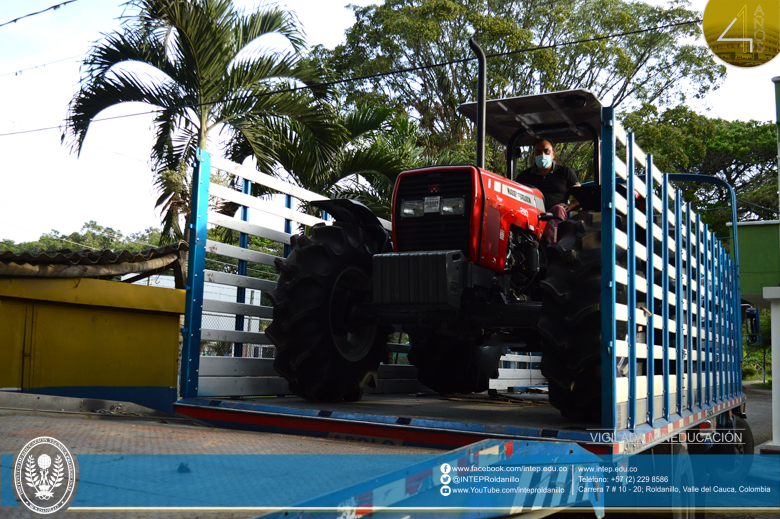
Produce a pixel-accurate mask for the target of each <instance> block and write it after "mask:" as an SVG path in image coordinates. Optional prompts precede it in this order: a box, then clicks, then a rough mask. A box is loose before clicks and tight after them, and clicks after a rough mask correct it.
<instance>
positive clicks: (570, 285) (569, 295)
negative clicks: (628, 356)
mask: <svg viewBox="0 0 780 519" xmlns="http://www.w3.org/2000/svg"><path fill="white" fill-rule="evenodd" d="M547 260H548V269H547V276H546V277H545V279H544V280H543V281H542V282H541V283H540V288H541V292H542V315H541V317H540V319H539V323H538V325H537V327H538V331H539V335H540V336H541V338H542V344H543V352H542V366H541V368H542V374H543V375H544V376H545V377H546V378H547V381H548V388H549V398H550V403H551V404H552V405H553V406H555V407H556V408H557V409H559V410H560V411H561V413H562V414H563V416H565V417H567V418H571V419H575V420H587V421H599V420H600V419H601V213H585V214H583V215H579V216H578V217H577V219H574V220H567V221H565V222H561V224H560V225H559V226H558V243H557V244H555V245H551V246H550V247H548V249H547Z"/></svg>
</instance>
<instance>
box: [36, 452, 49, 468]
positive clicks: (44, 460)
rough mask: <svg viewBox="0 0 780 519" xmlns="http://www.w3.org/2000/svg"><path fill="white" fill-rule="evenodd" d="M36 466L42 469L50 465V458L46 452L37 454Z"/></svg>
mask: <svg viewBox="0 0 780 519" xmlns="http://www.w3.org/2000/svg"><path fill="white" fill-rule="evenodd" d="M38 466H39V467H41V468H42V469H43V470H46V469H48V468H49V467H51V458H50V457H49V455H48V454H41V455H40V456H38Z"/></svg>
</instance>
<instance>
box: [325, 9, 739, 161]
mask: <svg viewBox="0 0 780 519" xmlns="http://www.w3.org/2000/svg"><path fill="white" fill-rule="evenodd" d="M689 5H690V4H689V2H688V1H687V0H677V1H675V2H672V3H670V5H669V6H668V7H653V6H649V5H647V4H645V3H642V2H633V1H624V0H545V1H536V0H534V1H531V2H528V1H525V0H464V1H454V0H386V1H385V2H384V3H383V4H381V5H371V6H367V7H356V6H353V10H354V12H355V16H356V22H355V24H354V25H353V27H351V28H350V29H349V30H348V31H347V41H346V43H345V44H343V45H340V46H338V47H336V48H335V49H334V50H332V51H328V50H326V49H322V48H318V49H316V54H317V55H318V57H319V58H320V59H322V60H324V61H326V62H328V63H329V64H330V66H331V67H332V68H333V69H334V70H335V71H336V73H337V74H339V75H342V76H355V77H357V76H366V75H371V74H376V73H381V72H386V71H390V70H396V69H406V68H413V67H426V66H430V67H429V68H425V69H423V70H417V71H413V72H406V73H400V74H393V75H388V76H384V77H378V78H372V79H366V80H363V81H358V82H356V83H351V84H350V85H349V86H348V87H347V88H348V91H347V93H348V99H349V101H351V102H356V101H362V102H371V103H376V104H381V105H386V106H391V107H394V108H395V109H397V110H398V111H399V112H409V113H412V114H413V115H414V116H415V117H416V118H417V119H418V120H419V124H420V128H421V129H422V130H423V132H425V135H426V136H427V140H426V142H424V143H422V144H424V145H425V146H427V147H429V148H431V149H433V150H440V149H451V148H452V147H454V146H456V145H457V144H458V143H460V142H461V141H463V140H464V139H467V138H469V137H470V135H471V126H470V124H469V123H468V122H467V120H466V119H465V118H464V117H462V116H461V115H459V114H458V112H457V107H458V105H459V104H461V103H463V102H464V101H467V100H470V99H474V98H476V62H475V61H473V60H467V59H468V58H472V57H473V54H472V52H471V50H470V49H469V47H468V38H469V37H470V36H472V35H476V39H477V41H478V42H479V43H480V44H481V45H482V47H483V48H484V49H485V52H486V53H487V54H488V55H490V54H498V53H503V52H514V51H518V52H517V53H516V54H512V55H509V56H502V57H495V58H489V60H488V97H489V98H501V97H511V96H518V95H527V94H534V93H543V92H553V91H557V90H565V89H572V88H588V89H591V90H593V91H594V92H595V93H596V94H597V95H598V96H599V97H600V98H601V99H602V100H603V101H605V102H606V103H607V104H612V105H614V106H619V105H623V106H626V105H629V106H630V105H637V106H638V105H639V104H641V103H667V102H674V101H679V100H684V99H686V98H687V97H688V96H694V97H700V96H703V95H704V94H706V93H707V91H708V90H709V89H710V88H711V87H712V86H715V85H717V84H718V82H719V81H720V80H721V78H722V77H723V76H724V74H725V69H724V67H722V66H720V65H716V64H715V63H714V62H713V61H712V59H711V57H710V55H709V51H708V50H707V49H706V48H704V47H702V46H698V45H691V44H687V43H686V39H687V38H689V37H691V36H698V35H699V31H700V29H699V27H698V25H696V24H689V25H680V26H678V27H675V28H670V29H666V30H664V31H656V32H648V33H642V34H636V35H630V36H625V37H620V38H613V39H605V40H599V41H592V42H587V43H581V44H577V45H570V46H560V47H555V48H549V47H550V46H554V45H558V44H561V43H566V42H570V41H575V40H586V39H591V38H595V37H599V36H604V35H609V34H616V33H622V32H630V31H637V30H641V29H647V28H651V27H658V26H665V25H670V24H679V23H684V22H691V21H694V20H697V19H698V18H699V13H696V12H693V11H690V10H689V9H688V7H689ZM595 13H598V14H595ZM536 47H548V48H545V49H542V50H536V51H530V52H525V51H524V50H525V49H533V48H536ZM452 60H462V61H460V62H457V63H453V64H450V65H447V66H444V67H433V66H431V65H434V64H436V63H441V62H448V61H452ZM683 79H687V81H683ZM488 158H489V157H488ZM489 162H490V160H489Z"/></svg>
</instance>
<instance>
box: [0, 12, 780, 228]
mask: <svg viewBox="0 0 780 519" xmlns="http://www.w3.org/2000/svg"><path fill="white" fill-rule="evenodd" d="M61 1H63V0H26V1H25V2H11V1H8V0H6V1H3V2H0V24H2V23H5V22H8V21H10V20H13V19H15V18H17V17H19V16H23V15H26V14H29V13H32V12H35V11H39V10H42V9H46V8H47V7H50V6H52V5H55V4H57V3H58V2H61ZM122 3H123V0H77V1H76V2H73V3H70V4H68V5H64V6H62V7H60V8H59V9H57V10H54V11H48V12H45V13H43V14H39V15H36V16H32V17H29V18H25V19H22V20H19V21H18V22H16V23H13V24H9V25H5V26H2V27H0V49H2V51H0V94H1V95H2V110H0V156H2V164H1V165H0V239H10V240H13V241H15V242H17V243H18V242H23V241H33V240H36V239H38V238H39V237H40V236H41V235H42V234H44V233H47V232H50V231H51V230H57V231H59V232H61V233H64V234H69V233H71V232H74V231H78V230H80V229H81V226H82V225H83V224H84V222H87V221H90V220H95V221H97V223H98V224H100V225H102V226H105V227H111V228H113V229H115V230H119V231H121V232H122V233H124V234H125V235H128V234H130V233H133V232H138V231H141V230H143V229H145V228H147V227H158V226H159V225H160V215H159V213H158V212H157V211H156V210H155V207H154V206H155V201H156V199H157V194H156V193H155V191H154V189H153V185H152V182H153V178H152V173H151V170H150V168H149V150H150V149H151V145H152V139H153V135H154V132H153V128H152V124H151V123H152V117H151V116H139V117H128V118H124V119H118V120H114V121H110V122H101V123H94V124H93V126H92V128H91V129H90V131H89V133H88V135H87V138H86V141H85V143H84V147H83V150H82V152H81V155H80V156H77V155H76V154H75V153H72V152H71V150H70V149H69V148H68V147H66V146H63V145H62V144H61V142H60V136H61V133H62V132H61V129H60V127H61V126H62V124H63V120H64V119H65V116H66V113H67V106H68V103H69V102H70V100H71V98H72V97H73V95H74V94H75V93H76V91H77V88H78V82H79V79H80V70H79V64H80V61H79V60H80V59H82V58H83V56H84V55H85V54H86V53H87V51H88V50H89V48H90V46H91V44H92V43H93V42H95V41H96V40H98V39H99V38H100V34H101V33H103V32H110V31H112V30H114V29H116V28H117V27H118V26H119V21H118V19H117V18H118V17H119V16H120V15H121V14H122V11H123V8H122ZM256 3H257V2H254V1H252V0H237V1H236V4H237V5H242V6H244V5H246V6H250V5H253V4H256ZM372 3H376V0H374V1H369V0H286V1H282V2H279V4H280V5H282V6H283V7H286V8H287V9H289V10H292V11H294V12H296V13H297V15H298V18H299V20H300V22H301V25H302V27H303V29H304V31H305V32H306V34H307V38H308V41H309V42H310V43H311V44H322V45H324V46H326V47H328V48H333V47H334V46H336V45H338V44H339V43H341V42H343V41H344V31H345V30H346V29H347V28H349V27H350V26H351V25H352V23H353V22H354V16H353V14H352V11H351V10H350V9H349V8H348V7H347V5H348V4H356V5H369V4H372ZM648 3H661V2H660V1H659V0H649V1H648ZM691 5H692V8H693V9H695V10H698V11H703V10H704V7H705V5H706V0H693V1H692V3H691ZM701 41H702V42H703V37H702V38H701ZM713 59H714V60H716V61H717V58H716V57H714V56H713ZM44 64H45V66H40V65H44ZM32 67H37V68H32ZM18 71H22V72H18ZM727 74H728V75H727V79H726V81H725V83H724V85H723V86H722V87H721V88H720V89H718V90H716V91H715V92H713V93H711V94H710V95H709V96H708V97H707V98H706V99H705V100H704V101H703V102H702V103H698V104H693V105H692V106H693V107H694V108H695V109H696V110H697V111H698V112H700V113H703V114H706V115H708V116H710V117H720V118H723V119H728V120H736V119H739V120H750V119H756V120H760V121H769V120H774V118H775V95H774V84H773V83H772V81H771V79H772V77H774V76H780V57H777V58H775V60H773V61H771V62H770V63H768V64H767V65H764V66H762V67H756V68H754V69H740V68H736V67H731V66H729V67H728V73H727ZM146 109H148V108H147V107H145V106H144V105H141V104H126V105H123V106H117V107H113V108H111V109H109V110H106V111H104V112H103V113H101V115H100V117H101V118H102V117H115V116H120V115H126V114H135V113H138V112H142V111H144V110H146ZM52 127H53V128H55V129H53V130H46V131H38V132H31V133H17V132H26V131H28V130H35V129H40V128H52ZM11 133H17V134H15V135H7V134H11ZM214 151H216V150H214Z"/></svg>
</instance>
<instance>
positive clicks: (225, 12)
mask: <svg viewBox="0 0 780 519" xmlns="http://www.w3.org/2000/svg"><path fill="white" fill-rule="evenodd" d="M128 6H129V9H130V11H131V12H132V13H133V14H131V15H130V16H128V17H127V18H126V19H125V21H124V24H123V26H122V28H121V30H119V31H117V32H114V33H111V34H106V35H105V36H104V38H103V39H102V40H101V41H99V42H98V43H96V44H95V45H94V47H93V48H92V50H91V51H90V53H89V54H88V56H87V58H86V59H85V61H84V75H83V77H82V80H81V84H80V86H79V90H78V92H77V93H76V95H75V96H74V97H73V100H72V101H71V103H70V107H69V112H68V116H67V120H66V123H67V128H66V131H65V134H64V135H63V140H64V141H67V142H68V143H69V144H70V145H71V147H72V149H73V150H74V151H76V152H79V153H80V152H81V149H82V148H83V146H84V141H85V138H86V136H87V132H88V130H89V128H90V125H91V123H92V121H93V120H94V119H95V117H97V116H98V115H99V114H100V113H101V112H102V111H103V110H105V109H107V108H109V107H111V106H114V105H117V104H120V103H126V102H141V103H145V104H148V105H151V106H153V107H155V108H156V110H157V111H156V115H155V121H154V124H155V126H156V129H157V131H156V135H155V143H154V146H153V148H152V153H151V164H152V167H153V170H154V173H155V175H156V185H157V187H158V188H159V190H160V191H161V196H160V198H159V200H158V202H157V204H158V207H162V208H163V211H165V216H164V220H163V222H164V227H163V234H164V237H165V238H166V239H172V238H178V237H180V236H182V234H184V233H182V228H181V227H180V221H179V219H180V216H182V215H183V216H184V217H185V222H186V221H187V220H188V218H189V178H190V175H189V171H188V169H187V168H188V165H189V164H191V163H192V161H193V159H194V156H195V152H196V150H197V149H198V148H200V149H202V150H205V149H206V148H207V146H208V144H209V136H210V135H211V134H212V132H213V131H214V130H215V129H217V130H221V131H223V132H225V133H226V134H227V135H238V134H241V135H242V136H243V137H244V138H245V139H246V140H247V142H248V143H249V144H250V145H251V147H252V149H253V152H254V155H255V156H256V157H257V159H258V161H262V162H265V163H272V162H273V161H274V148H273V143H272V142H270V141H269V140H268V139H264V138H263V136H262V135H259V134H257V133H254V132H253V131H252V130H251V128H253V127H257V126H258V124H259V123H261V122H262V123H266V124H267V123H268V122H269V121H280V120H284V121H289V120H295V121H296V122H297V123H298V124H300V125H304V126H306V127H307V128H308V129H309V131H310V132H311V133H312V134H313V135H316V136H318V137H320V138H321V139H322V140H323V142H327V141H328V140H329V139H330V136H331V134H332V132H333V130H334V129H333V128H332V126H331V125H330V123H329V120H328V119H327V117H326V116H325V115H324V110H323V107H322V105H321V103H320V102H319V101H320V100H323V99H327V97H328V95H329V91H328V90H327V89H325V88H322V87H315V88H314V89H312V90H307V91H304V92H292V91H286V92H280V90H284V87H286V86H291V85H294V84H309V85H315V84H318V83H319V82H320V80H321V73H320V70H319V69H318V68H317V67H315V66H313V64H312V62H311V61H307V60H302V59H300V55H299V52H300V51H301V50H302V49H303V46H304V39H303V36H302V34H301V32H300V30H299V28H298V27H297V23H296V20H295V19H294V18H293V17H292V16H291V15H290V14H289V13H287V12H285V11H283V10H281V9H278V8H273V7H272V8H265V9H262V10H259V11H257V12H253V13H249V14H243V13H241V12H239V11H237V10H236V9H235V7H234V6H233V4H232V2H231V1H230V0H193V1H188V2H183V1H179V0H130V1H129V2H128ZM270 34H275V35H281V36H283V37H284V38H286V39H287V41H288V42H289V43H290V44H291V46H292V48H293V50H294V51H293V52H289V53H287V52H273V51H270V50H269V49H268V48H267V47H263V46H261V45H260V43H261V42H259V41H258V40H259V39H260V38H261V37H263V36H265V35H270ZM185 229H186V227H185Z"/></svg>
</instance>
